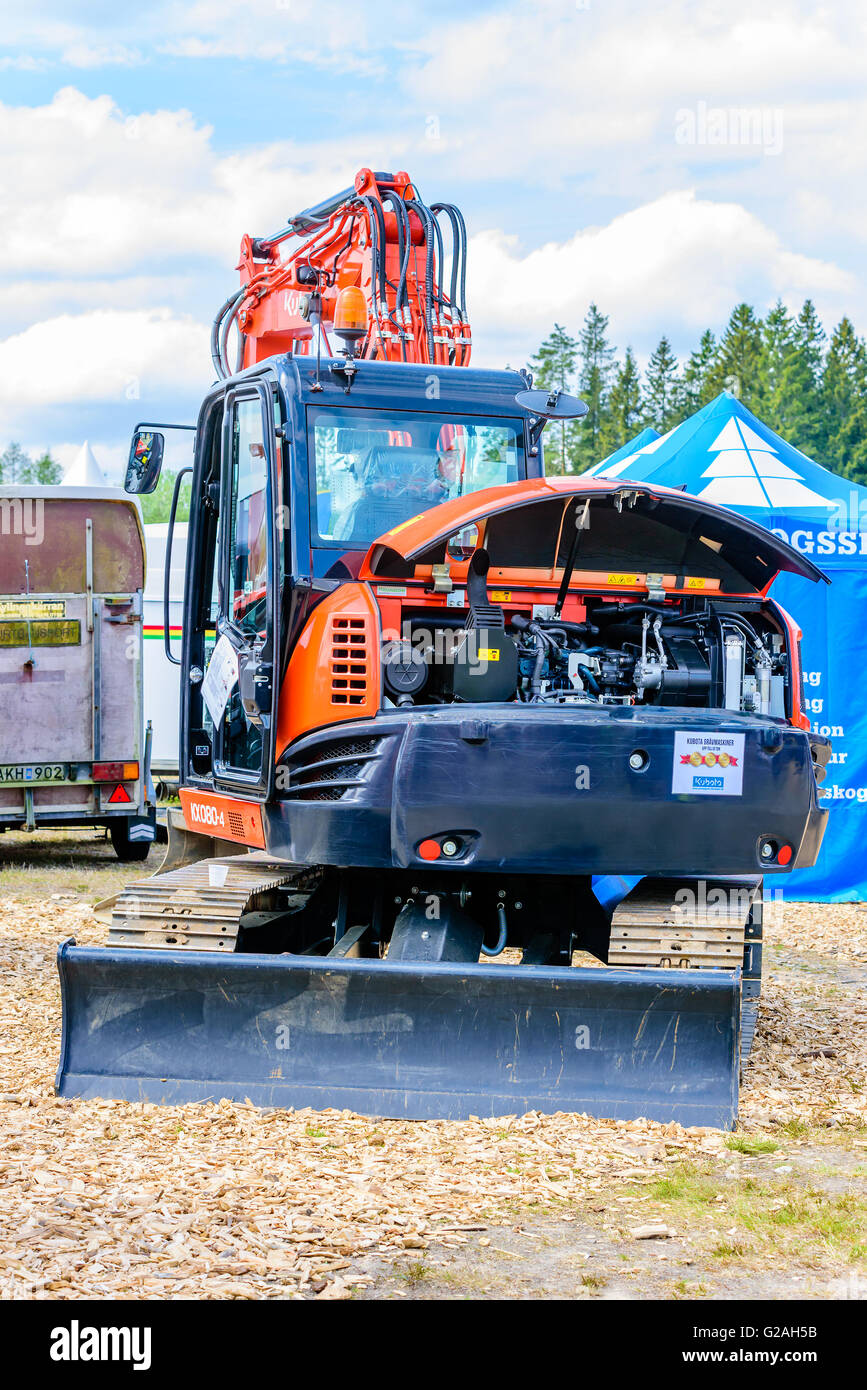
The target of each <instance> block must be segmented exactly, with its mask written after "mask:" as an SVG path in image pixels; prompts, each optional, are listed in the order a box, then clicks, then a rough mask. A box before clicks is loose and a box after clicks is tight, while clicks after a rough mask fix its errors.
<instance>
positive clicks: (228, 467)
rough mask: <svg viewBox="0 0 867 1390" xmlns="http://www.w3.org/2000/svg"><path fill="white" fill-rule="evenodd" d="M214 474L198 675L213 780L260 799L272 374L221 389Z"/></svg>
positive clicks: (263, 790)
mask: <svg viewBox="0 0 867 1390" xmlns="http://www.w3.org/2000/svg"><path fill="white" fill-rule="evenodd" d="M221 474H222V477H221V495H220V526H219V542H218V553H217V557H216V561H217V563H216V576H215V577H216V580H217V583H216V595H215V598H216V602H215V604H214V608H215V615H214V616H215V634H214V637H215V645H214V648H213V651H212V652H211V654H210V660H209V662H208V667H207V670H206V671H205V676H204V680H203V682H202V695H203V699H204V702H205V705H206V707H207V709H208V711H209V713H210V716H211V722H212V726H213V735H212V743H213V782H214V785H215V787H220V788H223V789H224V790H226V791H231V792H232V793H233V794H235V795H239V794H240V795H244V794H246V795H249V796H252V797H255V799H257V800H264V799H266V798H267V796H268V795H269V793H270V791H271V786H272V781H273V775H274V746H273V745H274V726H275V710H276V703H277V688H276V687H277V679H276V676H275V671H276V661H275V653H277V652H279V650H280V633H279V621H280V595H281V590H282V584H283V565H282V546H281V545H280V544H279V537H278V512H279V509H280V507H281V505H282V477H281V468H280V451H279V448H278V447H277V439H276V434H275V398H274V393H273V391H272V388H271V386H270V383H266V382H265V381H259V382H254V383H250V384H249V385H247V386H244V387H238V388H236V389H234V390H231V391H229V392H228V393H227V395H226V398H225V405H224V415H223V428H222V467H221Z"/></svg>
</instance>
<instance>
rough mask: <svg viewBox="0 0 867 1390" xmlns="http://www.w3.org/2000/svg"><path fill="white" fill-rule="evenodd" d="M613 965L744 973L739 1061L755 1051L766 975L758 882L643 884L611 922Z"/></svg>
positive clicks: (669, 881)
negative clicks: (763, 966) (739, 970)
mask: <svg viewBox="0 0 867 1390" xmlns="http://www.w3.org/2000/svg"><path fill="white" fill-rule="evenodd" d="M608 963H609V965H616V966H630V965H633V966H656V967H658V968H662V969H666V970H670V969H682V970H708V969H717V970H733V969H735V968H736V967H737V966H741V968H742V972H743V973H742V977H741V1028H740V1060H741V1066H742V1067H743V1066H745V1065H746V1062H747V1059H748V1058H749V1055H750V1049H751V1048H752V1045H753V1038H754V1036H755V1031H756V1021H757V1017H758V1010H759V994H760V991H761V974H762V880H761V878H742V879H730V878H716V879H682V878H678V879H664V878H644V879H642V880H641V882H640V883H638V884H637V885H636V887H635V888H633V889H632V891H631V892H630V893H627V895H626V897H625V898H623V899H622V900H621V901H620V903H619V904H618V905H617V907H616V908H615V910H614V913H613V916H612V918H611V940H610V945H609V951H608Z"/></svg>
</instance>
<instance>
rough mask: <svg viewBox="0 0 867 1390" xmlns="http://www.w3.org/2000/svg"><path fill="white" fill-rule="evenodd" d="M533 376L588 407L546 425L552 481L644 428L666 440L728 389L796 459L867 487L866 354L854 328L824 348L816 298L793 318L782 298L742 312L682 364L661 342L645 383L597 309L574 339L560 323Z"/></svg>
mask: <svg viewBox="0 0 867 1390" xmlns="http://www.w3.org/2000/svg"><path fill="white" fill-rule="evenodd" d="M531 368H532V370H533V371H534V374H535V380H536V384H537V385H538V386H541V387H557V388H559V389H560V390H566V391H574V392H577V394H578V395H580V396H581V397H582V398H583V399H584V400H585V401H586V403H587V406H588V414H587V415H586V416H585V417H584V419H583V420H581V421H577V422H574V423H572V424H568V425H562V426H559V427H555V428H552V427H551V426H549V427H548V430H547V431H546V436H545V438H546V467H547V471H548V472H549V473H554V472H576V473H581V472H583V471H584V469H586V468H590V467H592V466H593V464H596V463H599V462H600V460H602V459H604V458H607V457H608V455H609V454H612V453H614V452H615V450H617V449H619V448H620V447H621V446H622V445H623V444H625V443H627V441H628V440H630V439H633V438H634V437H635V435H636V434H638V433H639V432H640V430H641V429H642V428H643V427H644V426H645V425H652V426H653V427H654V428H655V429H656V430H658V431H659V432H660V434H664V433H665V432H666V431H667V430H669V429H671V428H672V427H673V426H675V425H677V424H679V423H680V421H681V420H685V419H686V418H687V416H689V415H692V414H694V413H695V412H696V411H697V410H701V408H702V407H703V406H705V405H707V404H708V402H709V401H711V400H713V399H714V397H715V396H717V395H719V393H720V392H721V391H730V392H731V393H732V394H733V395H735V396H737V397H738V398H739V399H740V400H741V401H742V402H743V403H744V405H745V406H747V408H748V409H749V410H752V411H754V413H755V414H756V415H758V416H759V418H760V419H761V420H763V421H764V422H765V424H767V425H769V426H770V428H771V429H772V430H775V431H776V432H777V433H778V434H780V435H781V436H782V437H783V439H786V440H787V441H788V442H789V443H790V444H792V445H793V446H794V447H795V448H796V449H800V450H801V451H802V452H803V453H805V454H807V455H808V456H809V457H810V458H813V459H815V460H816V462H817V463H821V464H824V466H825V467H826V468H830V469H833V470H834V471H835V472H837V473H840V474H842V475H843V476H845V477H847V478H851V479H853V481H855V482H859V483H862V484H864V485H867V344H865V342H864V339H863V338H859V337H858V335H857V333H856V332H855V328H854V326H853V324H852V322H851V320H850V319H849V318H843V319H841V321H840V323H839V324H838V325H837V327H836V328H835V329H834V331H833V333H832V334H831V337H830V341H829V340H828V339H827V337H826V333H825V329H824V327H823V326H822V323H821V322H820V320H819V317H818V314H817V313H816V308H815V305H814V304H813V302H812V300H809V299H807V300H805V302H804V304H803V306H802V308H801V311H800V313H798V314H797V315H793V314H791V313H790V312H789V311H788V310H787V309H786V307H785V305H784V304H783V303H782V302H781V301H780V300H777V302H776V304H774V305H773V306H772V307H771V308H770V309H769V310H768V312H767V314H766V316H765V317H764V318H762V317H760V316H758V315H757V314H756V311H755V309H754V308H753V307H752V305H750V304H738V305H736V307H735V308H734V309H733V310H732V313H731V316H730V318H729V321H728V323H727V324H726V326H725V329H724V330H723V332H722V335H721V336H720V337H719V338H717V337H716V336H715V335H714V333H713V332H712V331H711V330H710V329H706V330H705V332H704V333H702V335H701V338H700V340H699V344H698V346H697V347H696V348H695V349H694V350H693V351H692V352H691V353H690V355H689V357H688V358H687V360H686V362H685V363H684V364H683V365H682V366H681V364H680V363H679V362H678V359H677V357H676V355H675V353H674V351H673V350H672V347H671V343H670V342H669V340H668V338H667V337H665V336H663V337H662V338H661V339H660V341H659V343H658V344H657V346H656V348H655V350H654V352H653V354H652V356H651V358H650V360H649V362H648V365H647V369H646V371H645V373H644V375H643V377H642V374H641V372H640V370H639V367H638V364H637V362H636V360H635V354H634V352H633V350H632V348H631V347H627V349H626V352H625V354H624V356H623V358H622V360H617V359H616V356H615V349H614V348H613V347H612V345H611V344H610V342H609V341H608V319H607V317H606V316H605V315H604V314H603V313H601V311H600V310H599V308H598V307H597V306H596V305H595V304H591V305H590V308H589V309H588V311H587V315H586V317H585V319H584V323H583V326H582V328H581V331H580V333H579V335H578V338H577V339H575V338H573V337H571V336H570V334H569V332H568V330H567V329H566V328H565V327H564V326H563V325H562V324H555V325H554V331H553V333H551V334H550V335H549V337H548V338H546V339H545V342H544V343H543V344H542V346H541V347H540V349H539V351H538V353H537V354H536V356H535V358H534V359H533V361H532V363H531Z"/></svg>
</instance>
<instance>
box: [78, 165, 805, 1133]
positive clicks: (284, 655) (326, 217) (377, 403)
mask: <svg viewBox="0 0 867 1390" xmlns="http://www.w3.org/2000/svg"><path fill="white" fill-rule="evenodd" d="M465 254H466V233H465V229H464V223H463V219H462V218H461V216H460V214H459V213H458V212H457V210H456V209H454V208H452V207H450V206H449V205H447V204H436V203H435V204H432V205H431V206H430V207H428V206H426V205H425V204H424V203H423V202H422V200H421V198H420V197H419V195H418V192H417V190H416V189H415V188H414V186H413V185H412V183H411V182H410V180H409V178H408V176H407V175H405V174H395V175H389V174H382V173H378V174H374V173H371V172H370V171H369V170H362V171H361V173H360V174H359V175H358V177H357V178H356V180H355V185H354V187H353V188H350V189H347V190H345V191H344V192H342V193H340V194H339V195H338V196H337V197H335V198H332V199H330V200H328V201H326V202H324V203H322V204H320V205H318V206H317V207H314V208H310V209H307V210H306V211H305V212H303V213H300V214H299V215H297V216H296V217H293V218H292V219H290V221H289V222H288V223H287V226H286V227H285V228H284V229H283V230H281V231H280V232H278V233H276V234H275V235H273V236H270V237H264V238H250V237H245V238H244V241H243V243H242V251H241V262H240V274H241V286H240V289H239V290H238V291H236V293H235V294H233V295H232V296H230V297H229V298H228V299H227V300H226V302H225V303H224V305H223V306H222V308H221V310H220V312H219V313H218V315H217V317H216V319H215V322H214V328H213V334H212V351H213V357H214V362H215V366H216V368H217V373H218V380H217V381H216V382H215V384H214V386H213V387H212V388H211V390H210V391H209V392H208V393H207V395H206V397H205V399H204V401H203V403H202V406H201V410H200V412H199V417H198V421H197V424H196V426H195V445H194V458H193V463H192V465H191V467H190V468H189V469H188V470H186V472H188V473H191V475H192V484H191V486H192V505H191V513H190V525H189V534H188V554H187V566H186V573H187V579H186V593H185V600H184V629H183V643H182V648H181V654H180V657H177V656H176V655H175V653H174V652H173V651H172V649H171V647H170V646H167V653H168V655H169V657H170V659H172V660H176V661H178V663H179V665H180V668H181V671H180V675H181V690H182V698H181V722H180V731H179V735H180V749H179V767H180V777H181V793H180V794H181V801H182V805H183V811H184V821H185V827H186V828H185V830H184V831H183V833H182V836H181V839H180V842H175V843H174V844H173V845H171V846H170V851H171V857H170V859H169V861H167V863H166V865H165V866H164V868H165V870H166V871H165V872H161V873H159V874H158V875H156V876H154V877H153V878H151V879H145V880H142V881H139V882H137V883H135V884H133V885H131V886H130V887H129V888H127V889H126V890H125V891H124V892H123V893H122V894H121V895H120V896H119V898H118V900H117V902H116V904H115V906H114V911H113V916H112V921H111V929H110V932H109V937H108V941H107V943H106V945H104V946H99V947H85V946H77V945H75V943H74V942H66V943H64V945H63V946H62V947H61V949H60V952H59V969H60V975H61V984H62V992H63V1038H62V1052H61V1059H60V1066H59V1070H58V1077H57V1088H58V1090H59V1092H60V1093H61V1094H63V1095H70V1096H93V1095H96V1096H108V1097H122V1098H128V1099H136V1100H161V1101H166V1102H183V1101H189V1100H214V1099H219V1098H221V1097H230V1098H234V1099H237V1100H244V1099H250V1100H252V1101H253V1102H254V1103H257V1104H263V1105H313V1106H338V1107H348V1108H351V1109H353V1110H356V1111H359V1112H362V1113H367V1114H374V1115H382V1116H402V1117H452V1118H456V1117H460V1116H465V1115H468V1114H481V1113H486V1114H509V1113H515V1112H521V1111H523V1110H527V1109H538V1110H546V1111H552V1110H578V1111H586V1112H589V1113H592V1114H596V1115H603V1116H613V1117H619V1118H632V1117H636V1116H647V1117H650V1118H655V1119H662V1120H672V1119H674V1120H678V1121H680V1122H682V1123H685V1124H693V1123H703V1124H713V1125H722V1126H730V1125H731V1124H732V1123H733V1121H734V1118H735V1115H736V1110H737V1094H738V1079H739V1068H740V1065H741V1064H742V1062H743V1060H744V1059H745V1058H746V1055H747V1053H748V1051H749V1044H750V1040H751V1037H752V1031H753V1028H754V1026H755V1019H756V1010H757V1007H758V996H759V989H760V976H761V950H762V947H761V930H762V927H761V914H762V893H763V887H762V885H763V881H764V880H765V879H767V880H769V881H770V880H773V879H774V878H779V879H784V878H785V876H786V875H787V874H789V873H790V872H791V871H792V870H793V869H794V868H796V867H797V866H799V865H806V864H812V863H813V862H814V861H815V858H816V856H817V854H818V852H819V848H820V845H821V840H822V835H823V831H824V825H825V819H826V815H827V812H826V811H824V810H823V809H822V807H821V806H820V804H819V799H818V790H817V785H818V783H819V782H820V781H821V780H822V778H823V776H824V767H825V763H826V762H827V759H828V755H829V744H828V741H827V740H826V739H823V738H820V737H817V736H814V735H813V734H811V732H810V726H809V720H808V719H807V717H806V715H805V714H804V711H803V709H802V693H801V676H800V658H799V637H800V634H799V632H798V629H797V626H796V625H795V623H794V622H793V620H792V619H791V618H790V617H789V616H788V615H787V614H786V613H785V612H784V611H783V610H782V609H781V608H780V607H779V605H778V604H777V603H775V602H774V600H773V599H772V598H770V596H769V590H770V587H771V585H772V583H773V580H774V578H775V576H776V575H777V574H778V573H779V572H780V571H781V570H787V571H793V572H795V573H798V574H800V575H804V576H807V577H808V578H810V579H812V580H815V581H818V580H821V579H823V578H824V576H823V575H822V574H821V572H820V571H819V570H818V569H816V568H815V566H814V565H813V564H812V562H811V561H810V560H809V559H807V558H806V557H805V556H803V555H800V554H799V553H798V552H796V551H795V550H793V549H791V548H790V547H789V546H788V545H787V544H786V543H785V542H783V541H782V540H780V539H779V538H778V537H777V536H775V535H773V534H771V533H770V532H768V531H766V530H764V529H763V528H762V527H760V526H758V525H756V524H755V523H753V522H751V521H749V520H747V519H745V518H743V517H740V516H736V515H734V514H733V513H730V512H728V511H726V510H724V509H723V508H720V507H717V506H715V505H713V504H711V503H709V502H706V501H704V500H702V499H698V498H695V497H690V496H688V495H687V494H685V493H683V492H680V491H672V490H670V489H667V488H661V487H655V486H651V485H647V484H642V483H633V482H630V481H628V480H625V479H621V478H618V479H604V478H586V477H585V478H582V477H580V476H572V477H563V478H546V477H545V473H544V460H543V447H544V441H543V432H544V428H545V425H546V423H547V422H548V421H549V420H561V419H566V418H574V419H577V418H580V416H581V415H582V414H583V413H584V412H585V407H584V405H583V404H582V402H580V401H578V400H576V399H575V398H574V397H569V396H567V395H565V394H563V393H559V392H547V391H534V390H533V389H532V382H531V381H530V379H529V378H528V376H527V374H526V373H522V372H515V371H492V370H478V369H475V368H470V367H469V366H468V365H467V364H468V362H469V355H470V348H471V338H470V329H469V324H468V319H467V314H466V309H465V305H464V298H463V284H464V268H465ZM164 428H165V427H163V426H157V425H153V424H148V423H147V422H144V423H142V424H140V425H139V426H138V428H137V429H136V431H135V434H134V438H133V443H132V447H131V452H130V461H129V466H128V471H127V482H126V486H127V489H128V491H130V492H133V493H142V492H148V491H150V490H152V489H153V488H154V487H155V486H156V483H157V480H158V477H159V471H160V466H161V461H162V453H163V444H164V435H163V432H162V431H163V429H164ZM183 477H184V473H181V474H180V475H179V477H178V480H177V483H176V487H175V502H174V504H173V513H172V516H173V517H174V511H175V508H176V505H177V497H178V495H179V490H180V487H181V484H182V481H183ZM172 526H173V520H172V523H171V524H170V528H169V530H170V539H169V544H168V551H169V552H170V551H171V528H172ZM169 570H170V563H169V560H168V559H167V561H166V572H167V573H168V572H169ZM166 630H167V631H168V624H166Z"/></svg>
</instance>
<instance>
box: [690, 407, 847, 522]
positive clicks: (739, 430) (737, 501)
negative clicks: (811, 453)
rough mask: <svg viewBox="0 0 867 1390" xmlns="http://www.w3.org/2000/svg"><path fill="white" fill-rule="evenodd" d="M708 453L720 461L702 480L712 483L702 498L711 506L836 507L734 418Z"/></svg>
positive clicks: (714, 462)
mask: <svg viewBox="0 0 867 1390" xmlns="http://www.w3.org/2000/svg"><path fill="white" fill-rule="evenodd" d="M708 453H709V454H716V458H715V459H714V460H713V463H711V465H710V467H708V468H706V469H705V471H704V473H703V474H702V477H703V478H710V479H711V481H710V482H709V483H708V484H707V487H704V488H702V490H701V492H699V493H698V496H699V497H706V498H707V499H708V501H709V502H720V503H722V504H723V505H724V506H729V507H761V508H763V509H764V510H768V509H769V508H770V509H771V510H775V509H777V508H784V507H825V508H828V507H830V506H831V505H832V503H831V502H829V501H828V498H827V497H822V496H820V494H819V493H818V492H813V491H812V489H811V488H808V487H805V486H804V482H803V479H802V477H801V475H800V474H799V473H796V472H795V470H794V469H793V468H790V467H789V466H788V464H785V463H783V461H782V459H781V458H780V456H779V454H778V453H777V451H776V449H774V448H773V447H772V446H771V445H770V444H769V443H768V441H767V440H766V439H762V437H761V435H759V434H756V432H755V430H752V429H750V427H749V425H747V424H745V422H744V421H743V420H738V419H736V418H735V417H734V416H732V417H731V419H729V420H727V421H726V423H725V425H724V427H723V429H722V430H721V431H720V433H719V434H718V435H717V437H716V439H715V440H714V442H713V443H712V444H711V445H710V446H709V447H708Z"/></svg>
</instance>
